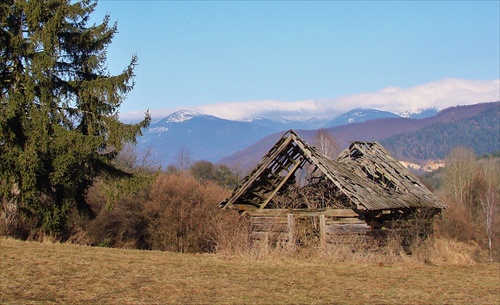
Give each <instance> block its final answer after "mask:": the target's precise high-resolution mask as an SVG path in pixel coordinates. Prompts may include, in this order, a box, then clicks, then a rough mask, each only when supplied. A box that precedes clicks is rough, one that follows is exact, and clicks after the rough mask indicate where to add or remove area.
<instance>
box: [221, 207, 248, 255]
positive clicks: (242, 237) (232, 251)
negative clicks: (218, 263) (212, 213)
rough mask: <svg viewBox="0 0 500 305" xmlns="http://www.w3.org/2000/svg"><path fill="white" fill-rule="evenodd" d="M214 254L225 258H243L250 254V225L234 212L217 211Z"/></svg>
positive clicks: (243, 217)
mask: <svg viewBox="0 0 500 305" xmlns="http://www.w3.org/2000/svg"><path fill="white" fill-rule="evenodd" d="M215 228H216V230H217V231H216V236H215V252H216V253H217V254H220V255H222V256H225V257H231V256H233V257H244V256H248V255H249V254H250V253H251V248H252V247H251V243H252V241H251V238H250V223H249V221H248V218H247V217H245V216H240V215H238V213H237V212H236V211H231V210H219V212H218V215H217V222H216V226H215Z"/></svg>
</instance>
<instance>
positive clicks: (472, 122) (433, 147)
mask: <svg viewBox="0 0 500 305" xmlns="http://www.w3.org/2000/svg"><path fill="white" fill-rule="evenodd" d="M499 124H500V104H499V103H494V104H491V106H490V107H488V109H486V110H483V111H482V112H480V113H479V114H477V115H475V116H472V117H469V118H465V119H461V120H457V121H451V122H445V123H443V122H437V123H435V124H432V125H430V126H426V127H424V128H422V129H419V130H417V131H413V132H405V133H400V134H397V135H394V136H391V137H388V138H385V139H382V140H380V143H381V144H382V145H383V146H384V147H386V148H387V149H388V150H389V151H390V152H391V153H392V154H393V155H394V156H395V157H396V158H398V159H401V160H409V161H413V162H419V161H425V160H429V159H441V160H442V159H444V158H445V156H446V155H447V154H448V153H449V152H450V150H451V149H452V148H454V147H457V146H465V147H470V148H472V149H473V150H474V152H475V154H476V155H479V156H480V155H485V154H491V153H495V152H498V151H499V150H500V130H499V126H500V125H499Z"/></svg>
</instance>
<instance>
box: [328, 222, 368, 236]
mask: <svg viewBox="0 0 500 305" xmlns="http://www.w3.org/2000/svg"><path fill="white" fill-rule="evenodd" d="M368 231H370V227H369V226H368V225H367V224H341V225H329V226H327V227H326V232H327V234H347V233H350V234H352V233H356V234H364V233H366V232H368Z"/></svg>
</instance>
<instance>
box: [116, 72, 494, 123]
mask: <svg viewBox="0 0 500 305" xmlns="http://www.w3.org/2000/svg"><path fill="white" fill-rule="evenodd" d="M497 100H500V79H496V80H491V81H483V80H464V79H443V80H439V81H435V82H430V83H426V84H423V85H419V86H415V87H411V88H398V87H387V88H383V89H381V90H379V91H376V92H367V93H360V94H355V95H350V96H342V97H338V98H336V99H323V100H315V99H311V100H302V101H293V102H290V101H276V100H261V101H246V102H226V103H215V104H209V105H201V106H195V107H187V108H185V109H188V110H194V111H198V112H201V113H205V114H210V115H214V116H217V117H220V118H226V119H234V120H241V119H245V118H252V117H266V118H273V119H277V118H285V119H309V118H313V117H315V118H334V117H336V116H338V115H340V114H342V113H344V112H347V111H349V110H351V109H354V108H373V109H378V110H385V111H398V110H403V109H420V108H430V107H435V108H446V107H450V106H457V105H471V104H477V103H482V102H490V101H497ZM180 109H181V108H180V107H177V108H168V109H156V110H151V113H152V116H153V120H158V119H161V118H163V117H165V116H167V115H169V114H170V113H173V112H175V111H177V110H180ZM143 116H144V112H143V111H142V112H130V113H124V114H122V115H121V119H122V120H124V121H133V120H134V119H136V120H139V119H140V118H141V117H143Z"/></svg>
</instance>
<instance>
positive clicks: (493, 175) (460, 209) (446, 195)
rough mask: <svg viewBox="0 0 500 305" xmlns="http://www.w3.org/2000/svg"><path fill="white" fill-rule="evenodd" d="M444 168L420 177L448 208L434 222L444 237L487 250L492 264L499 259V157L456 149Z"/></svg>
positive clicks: (449, 156) (448, 157)
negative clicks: (479, 156) (481, 155)
mask: <svg viewBox="0 0 500 305" xmlns="http://www.w3.org/2000/svg"><path fill="white" fill-rule="evenodd" d="M445 163H446V167H445V168H442V169H440V170H438V171H435V172H432V173H428V174H425V175H423V176H421V177H420V178H421V180H422V182H424V184H426V185H427V186H428V187H429V189H431V190H432V191H433V192H434V193H436V194H437V195H438V196H439V198H440V199H441V200H443V202H445V203H446V204H447V205H448V208H447V209H446V210H444V211H443V213H442V216H441V218H440V219H439V220H438V222H437V226H436V228H437V233H438V234H439V235H441V236H443V237H445V238H449V239H453V240H457V241H461V242H467V243H474V244H477V245H478V246H480V247H481V248H486V249H487V250H488V252H489V259H490V260H491V261H493V260H496V261H498V260H499V259H500V214H499V212H500V198H499V197H500V158H499V157H498V156H497V155H490V156H485V157H481V158H477V157H476V155H475V153H474V150H473V149H471V148H467V147H463V146H459V147H456V148H454V149H452V150H451V151H450V153H449V154H448V155H447V156H446V158H445Z"/></svg>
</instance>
